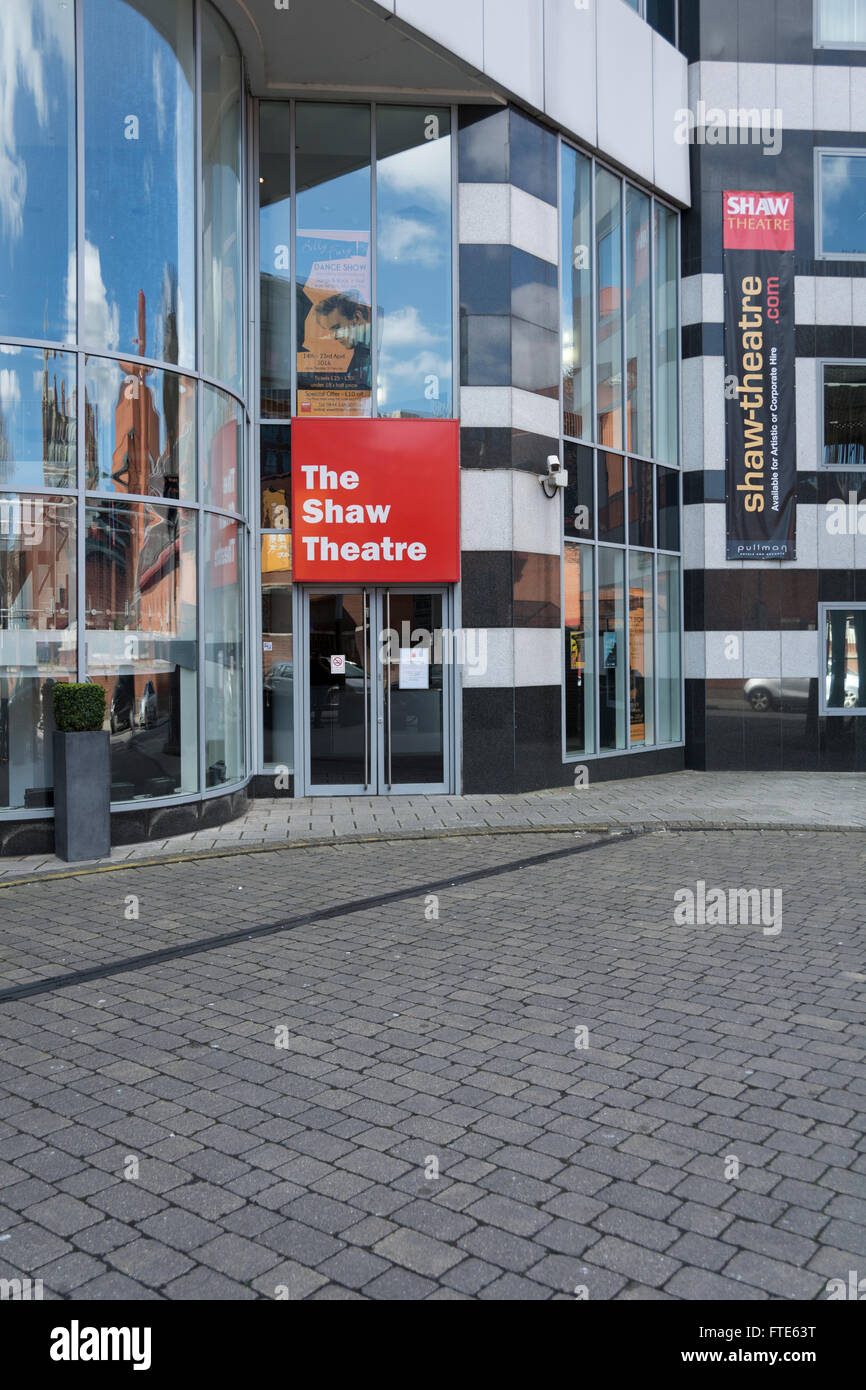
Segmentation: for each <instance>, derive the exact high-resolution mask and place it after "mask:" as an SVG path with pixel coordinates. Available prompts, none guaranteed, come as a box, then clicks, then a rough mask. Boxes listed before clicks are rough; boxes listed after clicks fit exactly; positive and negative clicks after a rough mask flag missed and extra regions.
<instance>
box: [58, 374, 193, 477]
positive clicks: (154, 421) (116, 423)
mask: <svg viewBox="0 0 866 1390" xmlns="http://www.w3.org/2000/svg"><path fill="white" fill-rule="evenodd" d="M84 391H85V402H86V406H85V410H86V419H87V439H86V445H85V459H86V473H87V486H88V488H91V489H94V490H97V489H98V490H99V491H100V492H126V493H133V494H136V495H138V496H140V497H166V498H180V499H181V500H182V501H195V458H196V422H195V381H194V380H193V379H192V378H191V377H186V376H178V375H177V373H176V372H163V371H159V370H157V369H155V368H152V367H141V366H137V365H136V364H135V363H134V362H113V361H111V359H110V358H107V357H88V358H87V359H86V363H85V376H84Z"/></svg>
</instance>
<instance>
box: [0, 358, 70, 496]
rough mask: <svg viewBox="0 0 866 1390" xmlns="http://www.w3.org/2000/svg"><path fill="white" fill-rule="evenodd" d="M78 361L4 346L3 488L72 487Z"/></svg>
mask: <svg viewBox="0 0 866 1390" xmlns="http://www.w3.org/2000/svg"><path fill="white" fill-rule="evenodd" d="M75 441H76V400H75V358H74V357H73V356H72V355H71V354H69V353H63V352H54V351H51V350H50V349H33V348H23V347H12V346H9V345H0V483H3V484H5V485H7V486H9V485H11V486H12V487H74V486H75V481H76V450H75Z"/></svg>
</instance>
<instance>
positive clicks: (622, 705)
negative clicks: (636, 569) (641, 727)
mask: <svg viewBox="0 0 866 1390" xmlns="http://www.w3.org/2000/svg"><path fill="white" fill-rule="evenodd" d="M626 660H627V656H626V636H625V552H624V551H622V550H609V549H608V548H607V547H606V546H601V547H600V548H599V551H598V706H599V731H600V741H599V747H600V749H601V751H603V752H608V751H610V750H614V749H624V748H625V746H626V725H625V715H626V688H627V687H626Z"/></svg>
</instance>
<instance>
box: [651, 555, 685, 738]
mask: <svg viewBox="0 0 866 1390" xmlns="http://www.w3.org/2000/svg"><path fill="white" fill-rule="evenodd" d="M658 566H659V580H658V583H659V590H658V646H657V651H658V687H659V718H658V741H659V743H679V742H680V741H681V739H682V736H683V730H682V688H683V687H682V665H681V653H680V632H681V629H682V618H681V604H680V562H679V560H677V559H675V558H674V556H672V555H660V556H659V558H658Z"/></svg>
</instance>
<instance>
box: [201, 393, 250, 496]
mask: <svg viewBox="0 0 866 1390" xmlns="http://www.w3.org/2000/svg"><path fill="white" fill-rule="evenodd" d="M202 414H203V417H204V456H203V458H202V472H203V474H204V477H203V487H204V500H205V502H206V503H208V505H210V506H212V507H219V508H221V510H223V511H227V512H237V511H239V510H240V506H241V498H242V496H243V468H242V463H243V413H242V411H241V407H240V406H239V404H238V402H237V401H236V400H235V398H234V396H230V395H228V393H227V392H225V391H218V390H217V389H216V387H214V386H204V387H203V388H202Z"/></svg>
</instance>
